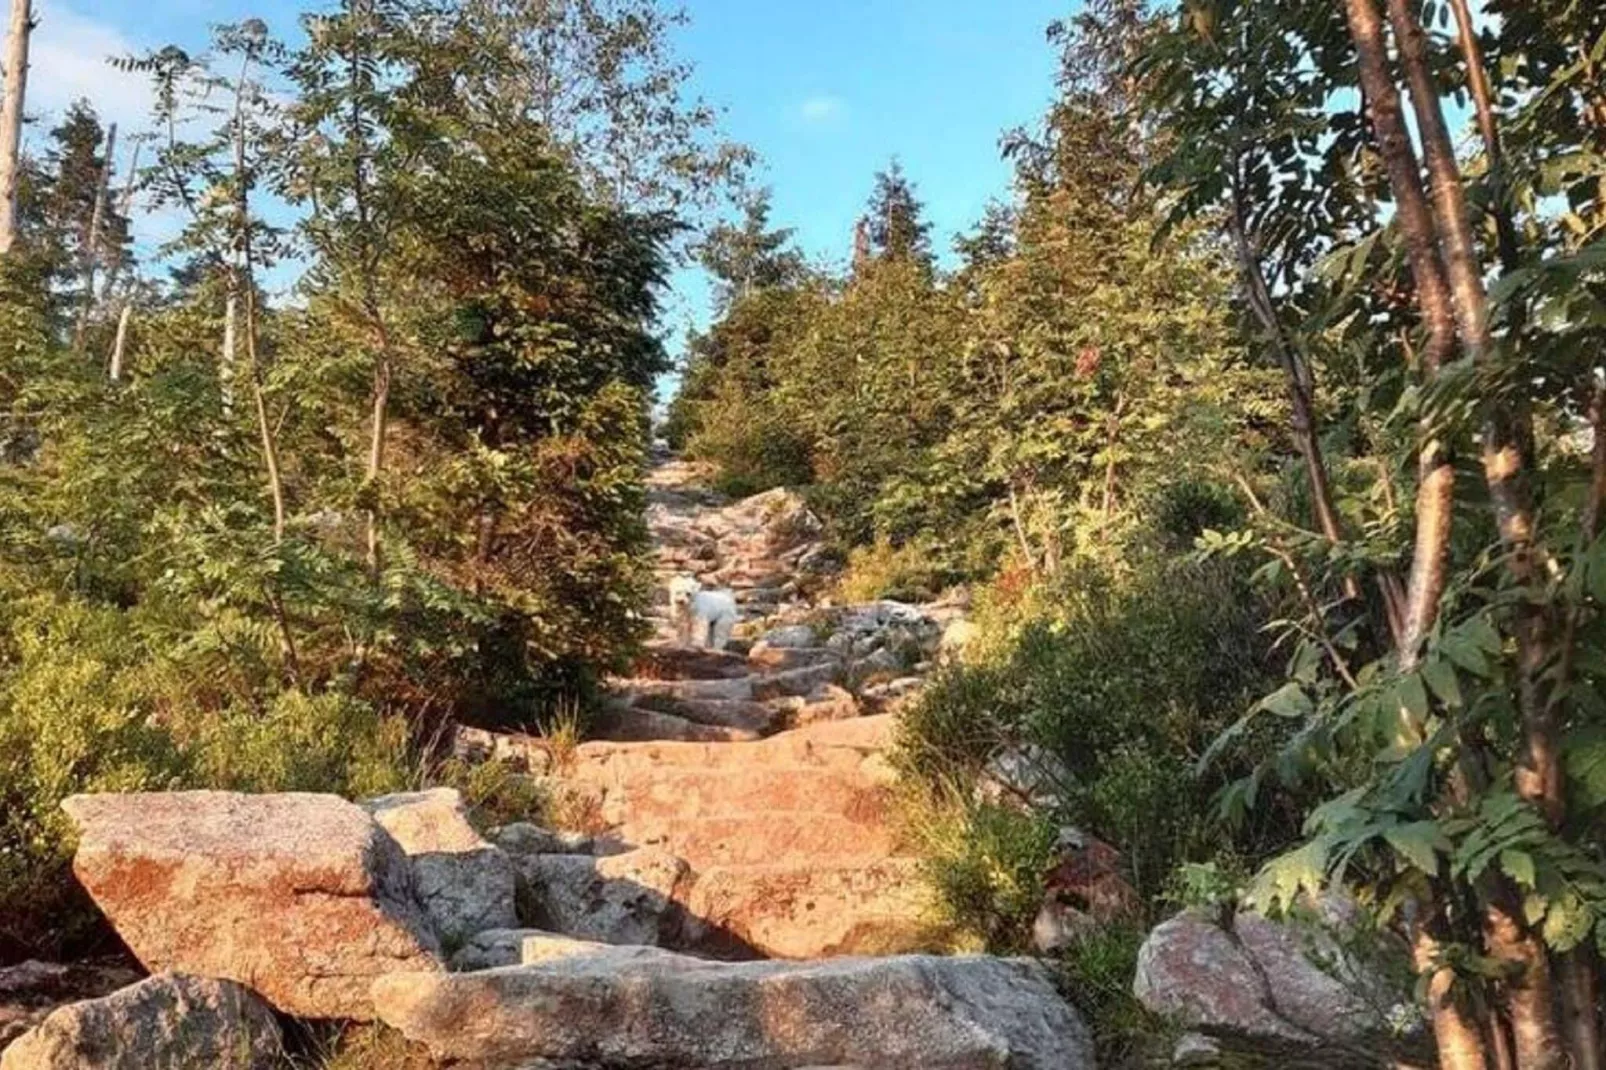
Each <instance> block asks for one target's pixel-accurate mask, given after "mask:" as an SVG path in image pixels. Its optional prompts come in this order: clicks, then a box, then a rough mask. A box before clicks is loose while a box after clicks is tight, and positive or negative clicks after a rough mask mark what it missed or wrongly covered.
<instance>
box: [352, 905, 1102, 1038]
mask: <svg viewBox="0 0 1606 1070" xmlns="http://www.w3.org/2000/svg"><path fill="white" fill-rule="evenodd" d="M523 943H524V944H525V946H526V947H529V945H530V944H532V943H534V944H535V945H536V946H535V947H533V948H530V949H529V953H530V954H531V957H532V958H534V960H535V961H533V962H531V963H530V964H527V965H508V966H504V967H502V968H498V969H489V970H476V971H471V972H461V973H423V972H412V973H395V974H392V975H390V976H389V977H385V978H383V979H381V980H380V981H379V982H377V983H376V984H375V985H374V1002H375V1005H376V1007H377V1008H378V1011H379V1016H380V1018H381V1019H382V1020H383V1021H384V1022H385V1023H386V1024H388V1025H390V1026H391V1027H392V1028H394V1029H397V1030H399V1031H400V1032H401V1033H402V1034H403V1035H404V1036H405V1037H407V1038H408V1039H409V1040H411V1041H413V1042H415V1043H420V1044H423V1045H425V1046H426V1047H428V1049H429V1050H430V1052H431V1054H432V1055H433V1056H434V1057H435V1058H436V1059H438V1060H443V1061H448V1062H453V1063H458V1062H461V1063H472V1064H474V1065H493V1066H508V1067H511V1066H526V1067H528V1066H561V1067H580V1066H585V1067H615V1066H618V1067H623V1066H633V1067H643V1068H646V1067H665V1068H667V1067H688V1068H689V1067H697V1068H700V1070H778V1068H781V1067H794V1068H797V1067H811V1068H814V1070H826V1068H846V1067H860V1068H866V1070H870V1068H873V1070H981V1068H984V1067H992V1068H1002V1067H1010V1068H1011V1070H1092V1067H1093V1066H1094V1063H1095V1054H1094V1049H1093V1042H1092V1038H1091V1035H1090V1034H1089V1032H1088V1029H1087V1026H1086V1025H1085V1024H1084V1023H1083V1021H1082V1019H1081V1016H1080V1015H1079V1014H1078V1013H1077V1012H1076V1011H1075V1010H1074V1009H1073V1008H1072V1007H1071V1006H1070V1005H1069V1004H1067V1003H1066V1002H1065V1001H1064V999H1063V998H1062V997H1061V996H1060V995H1059V994H1058V993H1057V992H1056V991H1055V987H1054V982H1053V978H1052V976H1051V974H1050V972H1049V970H1048V969H1047V967H1045V966H1043V965H1041V964H1039V963H1035V962H1028V961H1025V960H1020V959H997V958H987V957H980V956H967V957H958V958H941V957H934V956H907V957H902V958H894V959H878V960H862V959H846V960H836V961H832V962H821V963H784V962H743V963H709V962H704V961H700V960H698V959H695V958H691V957H689V956H685V955H676V954H673V953H671V952H666V951H659V950H657V949H653V948H643V947H607V946H599V945H596V944H590V943H584V942H575V943H574V949H573V950H572V951H568V952H565V951H564V950H563V949H562V947H561V946H560V944H561V942H560V941H557V940H555V939H552V938H543V937H537V939H536V940H534V941H530V940H526V941H523Z"/></svg>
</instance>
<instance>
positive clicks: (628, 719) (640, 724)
mask: <svg viewBox="0 0 1606 1070" xmlns="http://www.w3.org/2000/svg"><path fill="white" fill-rule="evenodd" d="M592 738H594V739H601V740H609V741H612V742H617V743H640V742H649V741H652V740H675V741H679V742H685V743H746V742H750V741H752V740H756V739H761V738H763V733H760V732H755V731H753V730H751V729H746V728H729V727H725V726H722V725H710V724H699V723H697V722H696V721H689V720H687V719H686V718H684V717H677V716H675V715H674V714H672V713H660V712H658V711H657V710H648V709H643V708H641V707H639V706H630V705H626V704H624V703H613V704H610V706H609V707H608V708H607V710H605V711H604V713H603V716H602V719H601V721H600V723H598V724H597V725H596V726H595V727H594V728H593V730H592Z"/></svg>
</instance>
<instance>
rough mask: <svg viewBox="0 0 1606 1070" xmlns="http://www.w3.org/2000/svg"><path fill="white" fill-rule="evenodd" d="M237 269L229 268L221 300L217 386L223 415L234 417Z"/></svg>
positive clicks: (237, 310) (237, 314)
mask: <svg viewBox="0 0 1606 1070" xmlns="http://www.w3.org/2000/svg"><path fill="white" fill-rule="evenodd" d="M238 275H239V269H238V268H235V267H230V268H229V292H228V295H227V296H226V297H224V298H223V352H222V355H221V358H220V360H219V363H218V386H219V388H220V390H221V392H222V395H223V415H224V416H225V417H229V416H232V415H234V368H235V362H234V351H235V345H234V342H235V321H236V320H237V319H238V318H239V298H238V297H237V296H236V292H235V291H236V290H237V289H238V287H239V283H238V282H237V281H236V279H237V278H238Z"/></svg>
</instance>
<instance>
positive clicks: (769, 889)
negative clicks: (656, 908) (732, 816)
mask: <svg viewBox="0 0 1606 1070" xmlns="http://www.w3.org/2000/svg"><path fill="white" fill-rule="evenodd" d="M929 897H930V892H929V891H928V886H927V884H926V883H925V881H924V880H922V879H921V872H920V863H919V862H918V861H917V860H915V859H912V858H885V859H880V860H877V861H874V862H867V863H851V864H847V865H824V864H820V863H816V862H805V863H798V864H794V865H785V864H779V865H758V866H719V867H711V868H709V869H706V870H704V871H702V872H700V873H698V874H697V880H696V883H695V884H693V885H692V890H691V895H690V896H689V898H688V900H687V904H686V912H687V915H688V922H687V929H686V935H685V937H684V940H685V946H686V947H688V948H693V949H696V950H699V951H704V952H707V953H709V954H729V955H732V956H735V957H742V956H747V955H751V954H755V953H756V954H758V955H762V956H764V957H767V958H778V959H813V958H823V957H827V956H848V955H886V954H894V953H898V952H905V951H917V950H922V949H925V948H929V947H930V946H931V945H932V944H933V942H934V939H933V937H934V929H933V926H932V925H931V923H930V922H929V921H928V920H927V919H928V918H930V917H931V916H932V910H931V907H932V903H931V902H930V898H929Z"/></svg>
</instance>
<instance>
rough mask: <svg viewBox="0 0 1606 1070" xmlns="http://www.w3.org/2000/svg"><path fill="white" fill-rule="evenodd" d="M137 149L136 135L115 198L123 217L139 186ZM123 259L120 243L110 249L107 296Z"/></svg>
mask: <svg viewBox="0 0 1606 1070" xmlns="http://www.w3.org/2000/svg"><path fill="white" fill-rule="evenodd" d="M139 149H140V138H139V136H138V135H136V136H135V137H134V151H133V153H132V154H130V156H129V158H128V178H127V179H125V180H124V181H123V192H122V194H121V195H120V196H119V197H118V198H117V212H118V214H119V215H121V216H122V217H123V218H124V219H128V218H130V217H131V216H132V214H133V211H134V191H135V190H136V189H138V188H139ZM108 155H109V153H108ZM125 259H126V257H125V256H124V255H123V247H122V246H121V245H119V246H118V247H117V248H116V249H114V250H112V257H111V263H110V264H109V265H108V266H107V268H106V294H107V296H108V297H110V296H111V295H112V294H113V293H115V292H116V290H117V284H118V282H120V281H121V274H122V270H123V261H124V260H125Z"/></svg>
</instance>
